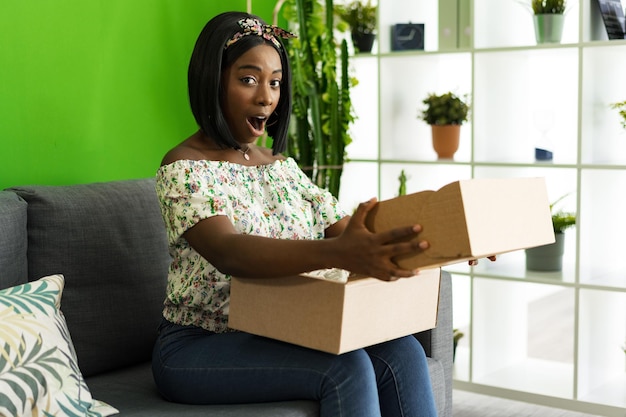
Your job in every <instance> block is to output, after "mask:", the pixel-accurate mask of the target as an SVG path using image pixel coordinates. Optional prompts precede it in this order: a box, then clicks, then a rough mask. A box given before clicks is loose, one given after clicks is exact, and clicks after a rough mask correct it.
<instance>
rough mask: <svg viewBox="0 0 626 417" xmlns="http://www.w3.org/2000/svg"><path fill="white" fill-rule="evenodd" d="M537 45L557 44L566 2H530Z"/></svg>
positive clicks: (564, 0)
mask: <svg viewBox="0 0 626 417" xmlns="http://www.w3.org/2000/svg"><path fill="white" fill-rule="evenodd" d="M530 8H531V10H532V13H533V15H534V16H533V21H534V24H535V38H536V40H537V43H559V42H561V36H562V35H563V22H564V20H565V11H566V9H567V0H530Z"/></svg>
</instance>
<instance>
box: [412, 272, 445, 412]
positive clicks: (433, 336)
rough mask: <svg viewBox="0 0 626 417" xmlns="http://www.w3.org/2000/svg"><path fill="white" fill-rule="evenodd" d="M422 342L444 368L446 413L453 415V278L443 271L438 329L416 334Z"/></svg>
mask: <svg viewBox="0 0 626 417" xmlns="http://www.w3.org/2000/svg"><path fill="white" fill-rule="evenodd" d="M415 337H416V338H417V340H419V341H420V343H421V344H422V346H424V350H425V352H426V356H428V357H430V358H433V359H435V360H437V361H439V362H440V363H441V365H442V367H443V372H444V377H445V386H446V393H445V396H446V411H447V412H446V413H444V414H445V415H451V404H452V365H453V362H452V350H453V334H452V277H451V276H450V273H449V272H447V271H443V270H442V271H441V280H440V284H439V310H438V311H437V327H435V328H434V329H431V330H427V331H424V332H420V333H417V334H415Z"/></svg>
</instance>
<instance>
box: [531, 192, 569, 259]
mask: <svg viewBox="0 0 626 417" xmlns="http://www.w3.org/2000/svg"><path fill="white" fill-rule="evenodd" d="M565 197H567V194H565V195H563V196H561V197H560V198H558V199H557V200H556V201H555V202H554V203H552V204H550V212H551V213H552V228H553V229H554V238H555V242H554V243H551V244H548V245H544V246H538V247H536V248H530V249H526V269H528V270H532V271H560V270H561V269H562V267H563V253H564V248H565V230H567V229H569V228H570V227H573V226H574V225H576V213H572V212H566V211H563V210H558V211H554V210H553V209H554V207H555V205H556V204H558V203H559V202H560V201H561V200H563V199H564V198H565Z"/></svg>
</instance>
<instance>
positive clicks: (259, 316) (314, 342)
mask: <svg viewBox="0 0 626 417" xmlns="http://www.w3.org/2000/svg"><path fill="white" fill-rule="evenodd" d="M440 272H441V271H440V270H439V269H438V268H435V269H429V270H424V271H421V272H420V274H419V275H417V276H415V277H412V278H403V279H399V280H397V281H392V282H387V281H381V280H378V279H375V278H370V277H366V278H356V277H353V278H350V279H349V280H348V282H347V283H338V282H334V281H327V280H323V279H317V278H311V277H308V276H306V275H298V276H292V277H285V278H268V279H265V278H264V279H243V278H233V280H232V286H231V299H230V310H229V311H230V313H229V327H231V328H233V329H237V330H242V331H246V332H249V333H253V334H257V335H260V336H266V337H270V338H273V339H278V340H282V341H285V342H289V343H294V344H297V345H300V346H305V347H308V348H312V349H317V350H321V351H324V352H329V353H334V354H340V353H344V352H349V351H352V350H355V349H359V348H362V347H366V346H371V345H374V344H377V343H381V342H384V341H388V340H392V339H396V338H398V337H402V336H406V335H409V334H413V333H417V332H420V331H423V330H428V329H432V328H433V327H435V326H436V323H437V309H438V304H439V279H440Z"/></svg>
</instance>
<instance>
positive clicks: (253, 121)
mask: <svg viewBox="0 0 626 417" xmlns="http://www.w3.org/2000/svg"><path fill="white" fill-rule="evenodd" d="M247 120H248V124H249V125H250V126H251V127H252V129H253V131H254V133H255V134H257V135H262V134H263V132H265V122H266V121H267V118H266V117H263V116H253V117H248V119H247Z"/></svg>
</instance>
